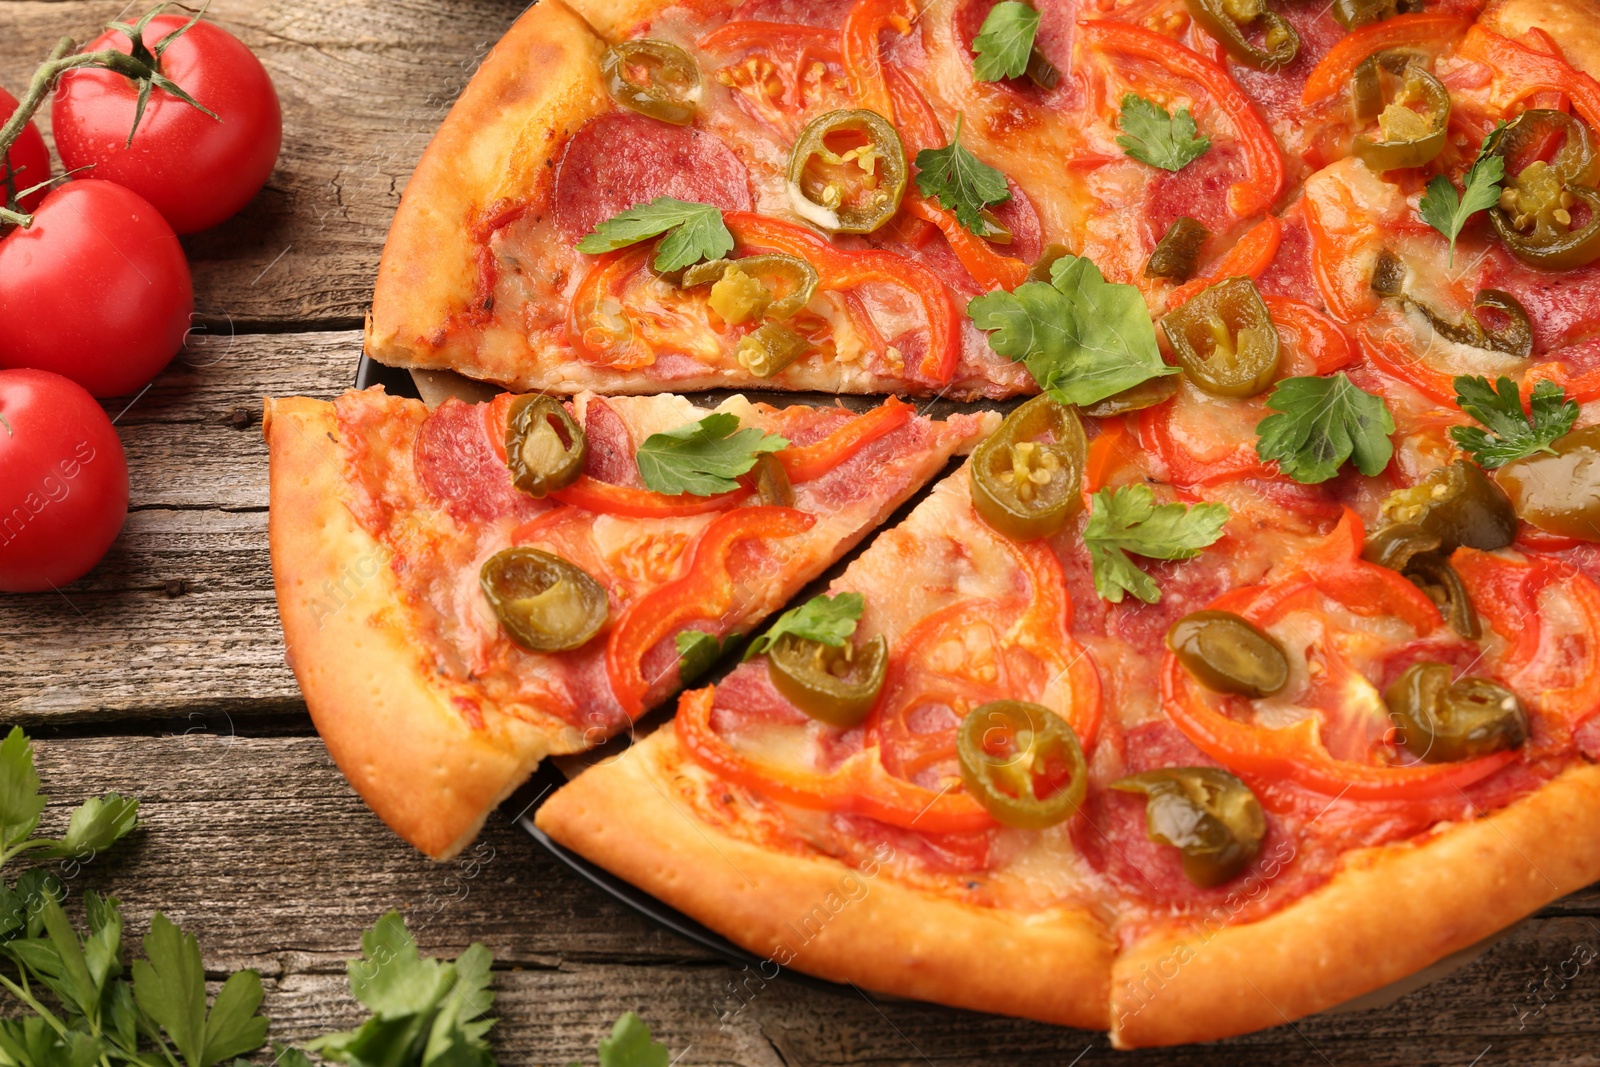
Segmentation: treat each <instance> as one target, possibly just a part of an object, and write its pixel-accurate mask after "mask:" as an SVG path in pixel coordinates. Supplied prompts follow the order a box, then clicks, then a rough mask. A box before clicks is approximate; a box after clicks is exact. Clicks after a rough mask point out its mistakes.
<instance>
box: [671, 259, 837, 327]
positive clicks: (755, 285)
mask: <svg viewBox="0 0 1600 1067" xmlns="http://www.w3.org/2000/svg"><path fill="white" fill-rule="evenodd" d="M730 279H734V281H733V282H731V283H730ZM817 282H818V277H817V268H815V267H813V266H812V265H811V264H809V263H807V262H806V261H805V260H803V259H801V258H800V257H799V256H789V255H784V254H783V253H781V252H766V253H762V254H761V255H756V256H745V257H743V258H741V259H713V260H708V261H707V262H704V263H696V264H695V265H694V266H692V267H690V268H689V269H688V270H686V271H684V272H683V287H684V288H686V289H693V288H694V287H695V286H698V285H707V284H709V285H710V286H711V296H712V307H713V309H714V310H715V311H716V312H717V314H719V315H721V316H722V317H723V318H724V319H725V320H727V321H728V322H730V323H733V324H734V325H738V324H739V323H741V322H749V321H751V320H752V319H755V318H758V317H763V318H767V319H772V320H782V319H787V318H789V317H791V316H792V315H793V314H794V313H795V312H797V311H799V310H800V309H801V308H803V307H805V306H806V305H807V304H809V303H810V302H811V298H812V297H813V296H816V295H817ZM719 286H728V289H727V290H725V292H726V295H725V296H722V297H720V298H719V296H718V287H719ZM719 302H720V303H722V304H723V305H724V306H722V307H719V306H717V305H718V303H719Z"/></svg>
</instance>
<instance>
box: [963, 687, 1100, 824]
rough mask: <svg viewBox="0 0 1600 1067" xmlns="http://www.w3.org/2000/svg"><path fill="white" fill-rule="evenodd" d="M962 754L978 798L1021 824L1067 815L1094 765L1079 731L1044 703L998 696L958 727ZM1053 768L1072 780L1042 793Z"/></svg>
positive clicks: (1006, 820)
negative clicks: (1042, 785)
mask: <svg viewBox="0 0 1600 1067" xmlns="http://www.w3.org/2000/svg"><path fill="white" fill-rule="evenodd" d="M997 742H999V743H1000V744H999V745H997ZM997 748H1002V749H1003V750H1001V751H996V749H997ZM956 757H957V759H958V760H959V762H960V764H961V781H962V784H963V785H965V786H966V788H967V792H968V793H969V794H971V795H972V797H973V799H975V800H976V801H977V802H978V803H979V804H982V805H983V807H984V808H985V809H986V810H987V811H988V812H989V814H990V815H993V816H994V817H995V820H996V821H998V822H1000V823H1002V824H1004V825H1006V826H1010V827H1014V828H1016V829H1019V830H1043V829H1045V828H1047V827H1050V826H1055V825H1056V824H1057V823H1061V822H1064V821H1066V820H1067V819H1069V818H1071V817H1072V816H1073V815H1074V814H1076V813H1077V811H1078V808H1079V807H1080V806H1081V805H1082V804H1083V798H1084V796H1085V794H1086V793H1087V792H1088V788H1089V765H1088V761H1087V760H1086V759H1085V758H1084V755H1083V746H1082V745H1081V744H1079V743H1078V735H1077V733H1076V732H1074V731H1073V729H1072V727H1071V726H1070V725H1069V724H1068V723H1067V722H1066V720H1064V719H1062V718H1061V716H1059V715H1057V714H1056V713H1055V712H1053V711H1051V710H1050V709H1049V708H1046V707H1043V706H1041V705H1039V704H1030V703H1027V702H1026V701H1021V700H995V701H991V702H990V703H987V704H980V705H978V706H977V707H975V708H973V709H972V710H971V711H970V712H968V713H967V716H966V717H965V718H964V719H962V720H961V725H960V727H958V728H957V730H956ZM1052 771H1054V772H1055V776H1056V777H1059V776H1060V774H1062V773H1065V774H1066V775H1068V776H1069V777H1068V780H1067V784H1066V786H1065V787H1064V788H1061V789H1058V790H1057V791H1056V792H1054V793H1052V794H1050V795H1049V796H1045V797H1041V796H1039V792H1038V790H1039V783H1040V780H1041V778H1042V777H1043V776H1044V775H1047V774H1050V773H1051V772H1052Z"/></svg>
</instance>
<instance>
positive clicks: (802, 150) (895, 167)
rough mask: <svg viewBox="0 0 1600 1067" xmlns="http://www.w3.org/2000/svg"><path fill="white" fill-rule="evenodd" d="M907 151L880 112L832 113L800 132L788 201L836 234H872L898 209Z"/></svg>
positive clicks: (791, 164)
mask: <svg viewBox="0 0 1600 1067" xmlns="http://www.w3.org/2000/svg"><path fill="white" fill-rule="evenodd" d="M905 191H906V153H905V148H904V147H903V146H902V145H901V143H900V135H899V134H898V133H896V132H895V129H894V127H893V126H892V125H890V124H889V120H887V119H885V118H884V117H883V116H882V115H880V114H878V113H877V112H876V111H864V110H861V109H847V110H843V111H830V112H828V113H827V114H826V115H823V116H822V117H820V118H818V119H816V120H815V121H813V122H812V123H811V124H810V125H809V126H807V127H806V128H805V129H804V130H802V131H801V133H800V140H799V141H798V142H796V144H795V146H794V151H793V152H792V153H791V154H790V156H789V200H790V201H791V202H792V203H793V205H794V209H795V210H796V211H798V212H799V213H800V214H801V215H802V216H804V217H805V218H806V219H808V220H810V221H811V222H814V223H816V224H817V225H818V226H821V227H822V228H823V229H825V230H830V231H832V232H834V233H871V232H872V231H873V230H876V229H877V228H878V227H879V226H882V225H883V224H884V223H886V222H888V221H889V220H890V219H891V218H893V217H894V213H895V212H896V211H899V210H900V198H901V197H902V196H904V195H905Z"/></svg>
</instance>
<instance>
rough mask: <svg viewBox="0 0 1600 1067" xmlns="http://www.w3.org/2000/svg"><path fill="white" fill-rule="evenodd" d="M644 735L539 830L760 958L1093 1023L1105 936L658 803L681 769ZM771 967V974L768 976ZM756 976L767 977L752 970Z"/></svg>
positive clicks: (1098, 1024)
mask: <svg viewBox="0 0 1600 1067" xmlns="http://www.w3.org/2000/svg"><path fill="white" fill-rule="evenodd" d="M685 759H686V757H685V755H684V754H683V751H682V749H681V748H680V747H679V745H678V741H677V735H676V734H675V733H674V731H673V730H672V729H671V728H670V727H669V728H665V729H661V730H658V731H656V732H655V733H654V734H652V735H651V736H650V737H648V738H647V739H645V740H644V741H643V742H641V743H639V744H636V745H635V746H633V747H632V748H630V749H628V750H627V751H626V752H624V753H622V754H621V755H620V756H618V757H617V758H616V759H614V760H611V761H608V762H606V763H602V764H600V765H597V766H595V767H593V768H591V769H589V770H587V771H585V772H584V773H582V774H580V775H579V776H578V777H577V778H575V779H574V780H573V781H572V782H570V783H569V784H568V785H567V786H566V787H565V788H563V789H562V790H560V791H559V792H558V793H556V794H555V795H554V796H553V797H551V798H550V799H549V800H548V801H546V802H545V804H544V806H543V807H541V808H540V809H539V813H538V815H537V817H536V819H535V821H536V823H537V825H538V826H539V828H540V829H541V830H544V831H545V832H546V833H548V834H549V835H550V836H551V837H553V838H555V839H556V840H557V841H559V842H561V843H562V844H563V845H566V846H567V847H569V848H572V849H574V850H575V851H577V852H579V853H581V854H582V855H584V856H586V857H587V858H589V859H591V860H593V861H594V862H596V863H598V864H600V865H601V866H602V867H605V868H606V869H607V870H609V871H611V872H612V873H614V874H616V875H618V876H619V877H621V878H624V879H626V880H627V881H629V882H631V883H633V884H634V885H636V886H639V887H640V888H642V889H644V890H645V891H646V892H648V893H650V894H651V895H653V896H655V897H658V898H659V899H661V900H663V901H665V902H666V903H668V904H670V905H672V906H673V907H674V908H677V909H678V910H680V911H682V912H684V913H685V914H687V915H690V916H692V917H693V918H695V919H697V920H699V921H700V922H702V923H705V924H706V925H707V926H710V927H711V928H713V929H715V930H717V931H718V932H719V933H722V934H724V935H726V936H727V937H728V938H730V939H731V940H733V941H735V942H737V943H738V944H740V945H742V946H743V947H744V948H746V949H748V950H749V951H751V952H754V953H756V954H757V955H760V956H762V957H763V958H764V959H765V960H767V961H768V964H767V966H768V967H771V966H773V965H776V966H791V965H792V966H794V967H796V968H797V969H799V970H802V971H804V972H806V973H807V974H812V975H816V976H818V977H820V978H826V979H829V980H831V981H836V982H849V983H853V984H855V985H857V986H860V987H863V988H865V989H871V990H876V991H878V992H880V993H888V994H892V995H895V996H903V997H914V998H916V999H918V1000H929V1001H934V1002H936V1003H940V1004H947V1005H951V1006H953V1007H961V1008H971V1009H973V1010H976V1011H987V1012H993V1013H995V1014H998V1015H1017V1016H1023V1017H1026V1018H1032V1019H1039V1020H1042V1021H1044V1022H1050V1023H1056V1024H1059V1025H1062V1026H1076V1027H1082V1028H1086V1029H1101V1030H1103V1029H1105V1028H1106V1025H1107V1017H1106V1005H1107V1003H1108V1002H1109V999H1110V990H1109V982H1110V976H1111V954H1112V945H1111V940H1110V938H1109V936H1108V934H1107V931H1106V928H1105V926H1104V925H1103V924H1102V923H1101V922H1100V921H1099V920H1098V919H1096V918H1094V917H1093V916H1091V915H1090V914H1088V913H1087V912H1084V911H1058V912H1051V913H1046V914H1039V915H1027V916H1024V915H1018V914H1015V913H1009V912H1004V911H999V910H995V909H988V908H977V907H972V906H969V905H966V904H962V903H959V902H957V901H952V900H948V899H942V898H940V897H938V896H935V895H933V894H931V893H927V892H924V891H921V890H918V889H912V888H909V887H906V886H904V885H899V884H896V883H894V882H892V881H891V880H889V879H888V878H886V877H885V878H882V879H879V878H877V877H875V875H876V872H869V869H862V870H859V871H858V870H857V869H856V868H854V867H850V866H847V865H845V864H844V863H842V862H840V861H838V860H835V859H833V858H831V857H826V856H821V855H797V854H793V853H789V852H780V851H777V850H775V849H771V848H767V847H763V846H761V845H758V844H752V843H750V842H748V841H745V840H743V839H740V838H737V837H733V836H730V835H728V834H726V833H723V832H722V831H721V830H719V829H717V828H715V827H712V826H709V825H707V824H706V823H704V822H703V821H702V820H699V819H696V818H694V817H693V816H692V815H690V814H689V813H688V812H687V811H685V810H684V808H683V806H682V804H681V802H679V801H676V800H674V799H672V791H673V790H674V789H675V788H676V787H675V786H674V785H673V780H674V778H675V777H676V776H678V775H680V774H683V773H685V772H686V771H688V772H691V773H692V772H693V771H694V768H692V767H688V768H686V767H683V766H681V764H682V763H683V761H684V760H685ZM773 973H774V974H775V973H776V972H775V971H774V972H773ZM763 977H771V975H766V974H764V975H763Z"/></svg>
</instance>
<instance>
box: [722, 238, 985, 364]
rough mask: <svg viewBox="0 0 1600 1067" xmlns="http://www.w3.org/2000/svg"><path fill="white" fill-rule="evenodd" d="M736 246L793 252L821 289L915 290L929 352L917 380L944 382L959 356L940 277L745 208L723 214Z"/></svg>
mask: <svg viewBox="0 0 1600 1067" xmlns="http://www.w3.org/2000/svg"><path fill="white" fill-rule="evenodd" d="M723 221H724V222H725V223H726V224H727V227H728V229H729V230H730V231H731V232H732V233H733V236H734V238H735V239H736V240H738V241H739V242H740V243H741V244H748V245H755V246H757V247H759V248H767V249H771V250H772V251H774V252H783V253H785V254H787V255H791V256H798V257H800V258H801V259H804V260H806V261H807V262H809V263H810V264H811V265H812V266H813V267H815V268H817V275H818V278H819V283H820V287H821V288H822V289H824V290H844V289H853V288H855V287H856V286H858V285H863V284H865V283H867V282H888V283H891V284H894V285H899V286H902V287H904V288H905V289H907V290H909V291H910V292H912V293H913V294H915V296H916V298H917V299H918V301H920V302H921V304H922V309H923V313H924V314H925V315H926V317H927V320H928V350H927V352H926V353H925V354H924V356H923V359H922V364H921V366H920V367H919V368H918V369H917V373H918V376H919V377H921V378H922V379H924V380H926V381H928V382H931V383H934V384H938V385H943V384H945V383H946V382H948V381H949V380H950V376H951V375H952V374H954V373H955V369H956V361H957V360H958V359H959V357H960V355H961V311H960V309H959V308H958V307H957V306H956V302H955V300H953V299H952V298H951V296H950V292H949V290H947V289H946V288H945V286H944V283H943V282H941V281H940V280H939V276H938V275H936V274H934V273H933V272H932V271H930V270H928V268H926V267H924V266H922V265H921V264H919V263H913V262H912V261H911V260H909V259H906V258H905V257H904V256H898V255H895V254H894V253H893V252H885V251H882V250H880V249H876V248H866V249H846V248H836V247H835V246H834V245H833V244H832V243H830V242H829V241H828V239H827V238H825V237H823V236H822V235H820V234H818V233H816V232H814V231H812V230H809V229H807V228H806V227H804V226H800V225H798V224H796V223H793V222H784V221H782V220H781V219H773V218H767V217H766V216H764V215H756V214H753V213H751V212H746V211H730V212H728V213H727V214H726V215H724V216H723Z"/></svg>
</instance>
